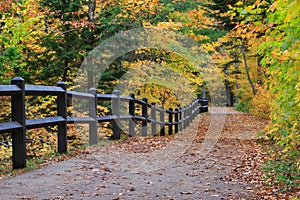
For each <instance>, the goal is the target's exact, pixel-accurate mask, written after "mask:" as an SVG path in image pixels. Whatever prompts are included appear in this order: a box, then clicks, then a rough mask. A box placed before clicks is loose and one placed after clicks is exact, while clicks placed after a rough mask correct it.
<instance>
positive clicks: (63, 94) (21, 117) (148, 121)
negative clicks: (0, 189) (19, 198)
mask: <svg viewBox="0 0 300 200" xmlns="http://www.w3.org/2000/svg"><path fill="white" fill-rule="evenodd" d="M28 95H35V96H45V95H52V96H57V100H56V104H57V116H52V117H46V118H36V119H26V113H25V110H26V108H25V103H26V102H25V96H28ZM0 96H11V122H6V123H0V134H1V133H12V149H13V152H12V160H13V168H14V169H16V168H24V167H26V130H28V129H33V128H41V127H47V126H58V134H57V137H58V152H59V153H66V152H67V124H74V123H83V124H89V144H96V143H97V142H98V134H97V127H98V123H101V122H111V123H112V130H113V135H112V138H113V139H120V135H121V129H120V122H121V121H124V120H127V121H128V132H129V136H131V137H132V136H135V127H136V124H137V123H136V122H141V125H142V130H141V135H142V136H147V134H148V128H151V131H149V132H151V135H153V136H156V135H160V136H164V135H166V130H165V127H168V134H169V135H171V134H173V133H178V132H179V131H182V130H183V129H185V128H187V127H188V126H189V124H190V123H191V122H192V120H193V119H195V117H196V116H197V115H198V114H199V113H203V112H207V111H208V100H207V99H196V100H194V101H192V102H191V103H189V104H188V105H187V106H184V107H182V108H176V109H174V110H173V109H171V108H170V109H167V110H166V109H164V108H163V107H159V106H157V105H156V104H155V103H148V99H146V98H143V99H136V98H135V96H134V94H130V95H129V96H120V94H119V92H118V91H117V90H115V91H113V94H99V93H97V90H96V89H94V88H91V89H90V90H89V92H88V93H84V92H77V91H70V90H67V88H66V84H65V83H64V82H58V83H57V86H41V85H25V81H24V80H23V79H22V78H20V77H15V78H13V79H12V81H11V85H0ZM72 98H76V99H77V98H78V99H86V100H87V101H88V103H89V116H88V117H74V116H67V106H68V104H67V102H68V100H70V99H72ZM99 101H111V104H112V111H113V114H112V115H107V116H98V114H97V104H98V102H99ZM121 102H126V103H128V114H126V115H121V114H120V103H121ZM136 105H140V106H141V108H142V115H137V113H136V112H135V107H136ZM149 113H150V114H149ZM157 116H159V117H157ZM165 117H167V118H168V120H167V121H166V120H165ZM157 126H159V133H158V132H157Z"/></svg>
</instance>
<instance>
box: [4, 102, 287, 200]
mask: <svg viewBox="0 0 300 200" xmlns="http://www.w3.org/2000/svg"><path fill="white" fill-rule="evenodd" d="M266 123H267V121H266V120H263V119H260V118H256V117H253V116H251V115H249V114H245V113H241V112H237V111H234V110H233V109H231V108H226V110H224V109H223V110H222V109H214V110H210V112H209V113H205V114H201V115H199V116H198V117H197V118H196V119H195V120H194V121H193V122H192V124H191V125H190V126H189V128H187V129H186V130H184V131H182V132H181V133H179V134H176V135H173V136H165V137H134V138H129V139H126V140H122V141H113V142H107V143H103V144H101V145H98V146H92V147H89V148H88V149H86V150H84V151H82V152H81V154H80V155H77V156H75V157H73V158H71V159H68V160H65V161H62V162H58V163H55V164H51V165H48V166H45V167H43V168H41V169H38V170H34V171H31V172H27V173H24V174H20V175H17V176H14V177H9V178H5V179H3V180H0V198H1V199H105V200H106V199H116V200H117V199H179V200H181V199H280V198H281V199H284V198H287V195H288V194H284V193H280V192H279V191H278V189H276V188H274V187H273V188H272V187H267V186H266V184H265V183H264V182H263V181H262V179H263V173H262V172H261V166H262V163H263V160H264V158H265V157H266V154H265V153H264V151H263V149H262V148H263V145H262V144H259V143H258V141H259V139H257V137H256V135H257V133H258V132H259V131H260V130H261V129H262V128H263V127H264V126H265V124H266ZM218 129H221V130H218ZM208 133H211V134H210V135H211V136H209V134H208ZM216 133H218V134H216Z"/></svg>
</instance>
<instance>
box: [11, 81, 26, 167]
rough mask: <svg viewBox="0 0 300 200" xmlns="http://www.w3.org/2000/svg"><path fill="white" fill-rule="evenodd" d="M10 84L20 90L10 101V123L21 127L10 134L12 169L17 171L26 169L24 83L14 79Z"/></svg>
mask: <svg viewBox="0 0 300 200" xmlns="http://www.w3.org/2000/svg"><path fill="white" fill-rule="evenodd" d="M11 84H12V85H17V86H18V87H19V88H20V89H21V92H20V93H18V94H17V95H13V96H12V100H11V111H12V121H17V122H19V123H20V124H21V126H22V127H21V128H20V129H18V130H17V131H14V132H13V133H12V150H13V152H12V158H13V168H14V169H17V168H24V167H26V115H25V81H24V79H22V78H21V77H15V78H13V79H12V80H11Z"/></svg>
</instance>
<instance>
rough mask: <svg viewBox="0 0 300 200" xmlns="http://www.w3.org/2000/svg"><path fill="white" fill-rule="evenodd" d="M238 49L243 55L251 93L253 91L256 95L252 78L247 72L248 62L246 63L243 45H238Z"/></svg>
mask: <svg viewBox="0 0 300 200" xmlns="http://www.w3.org/2000/svg"><path fill="white" fill-rule="evenodd" d="M240 50H241V52H242V55H243V59H244V65H245V69H246V74H247V78H248V81H249V83H250V85H251V88H252V93H253V95H254V96H255V95H256V90H255V88H254V85H253V82H252V79H251V77H250V74H249V68H248V64H247V58H246V53H245V49H244V46H243V45H242V44H241V45H240Z"/></svg>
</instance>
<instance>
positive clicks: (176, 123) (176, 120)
mask: <svg viewBox="0 0 300 200" xmlns="http://www.w3.org/2000/svg"><path fill="white" fill-rule="evenodd" d="M174 121H175V133H178V127H179V109H178V108H176V109H175V120H174Z"/></svg>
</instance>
